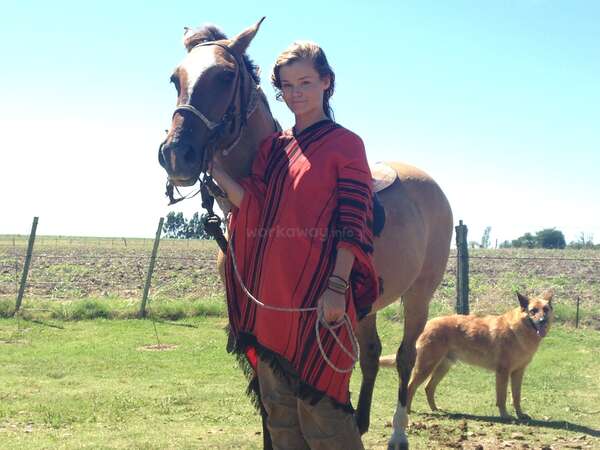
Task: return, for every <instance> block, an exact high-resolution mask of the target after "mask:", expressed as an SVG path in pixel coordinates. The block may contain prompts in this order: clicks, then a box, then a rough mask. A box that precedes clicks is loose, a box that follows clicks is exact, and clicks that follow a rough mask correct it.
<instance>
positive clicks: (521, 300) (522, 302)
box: [517, 292, 529, 311]
mask: <svg viewBox="0 0 600 450" xmlns="http://www.w3.org/2000/svg"><path fill="white" fill-rule="evenodd" d="M517 298H518V299H519V304H520V305H521V308H522V309H523V311H526V310H527V307H528V306H529V298H528V297H527V296H525V295H523V294H521V293H519V292H517Z"/></svg>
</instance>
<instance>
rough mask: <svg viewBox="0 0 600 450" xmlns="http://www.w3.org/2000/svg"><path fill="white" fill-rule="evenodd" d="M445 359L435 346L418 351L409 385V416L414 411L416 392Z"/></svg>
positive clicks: (407, 406)
mask: <svg viewBox="0 0 600 450" xmlns="http://www.w3.org/2000/svg"><path fill="white" fill-rule="evenodd" d="M443 359H444V353H441V352H440V349H439V348H435V346H428V345H425V346H423V347H422V348H419V349H418V350H417V360H416V362H415V367H414V368H413V371H412V375H411V376H410V382H409V383H408V398H407V403H406V409H407V411H408V413H409V414H410V412H411V410H412V409H411V405H412V400H413V398H414V395H415V392H416V391H417V389H418V388H419V386H420V385H421V384H423V382H424V381H425V380H426V379H427V378H429V376H430V375H431V373H432V372H433V371H434V370H435V368H436V367H437V366H438V364H440V362H441V361H442V360H443ZM430 383H431V382H430ZM428 386H429V384H428ZM426 389H427V388H426ZM434 390H435V388H434ZM427 398H428V399H429V394H428V395H427ZM430 405H431V403H430Z"/></svg>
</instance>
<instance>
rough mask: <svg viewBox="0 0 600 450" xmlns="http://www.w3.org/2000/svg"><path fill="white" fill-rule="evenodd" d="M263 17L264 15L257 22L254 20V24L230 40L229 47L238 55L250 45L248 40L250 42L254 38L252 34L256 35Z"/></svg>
mask: <svg viewBox="0 0 600 450" xmlns="http://www.w3.org/2000/svg"><path fill="white" fill-rule="evenodd" d="M265 18H266V17H263V18H262V19H260V20H259V21H258V22H256V24H254V25H253V26H251V27H249V28H246V29H245V30H244V31H242V32H241V33H240V34H238V35H237V36H236V37H234V38H233V39H232V40H231V43H230V44H229V48H231V49H232V50H233V51H235V52H236V53H237V54H238V55H240V56H242V55H243V54H244V53H246V49H247V48H248V46H249V45H250V42H252V39H254V36H256V33H257V32H258V29H259V28H260V24H261V23H263V20H265Z"/></svg>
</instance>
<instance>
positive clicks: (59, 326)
mask: <svg viewBox="0 0 600 450" xmlns="http://www.w3.org/2000/svg"><path fill="white" fill-rule="evenodd" d="M21 320H22V321H23V322H31V323H36V324H38V325H43V326H45V327H50V328H58V329H59V330H64V329H65V327H63V326H62V325H56V324H53V323H50V322H44V321H43V320H38V319H29V318H24V317H21Z"/></svg>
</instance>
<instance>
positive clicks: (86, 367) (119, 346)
mask: <svg viewBox="0 0 600 450" xmlns="http://www.w3.org/2000/svg"><path fill="white" fill-rule="evenodd" d="M225 323H226V320H225V319H224V318H218V317H217V318H216V317H205V318H194V319H188V320H186V321H180V322H177V323H176V324H167V323H158V324H156V326H157V332H158V339H159V342H160V343H161V344H169V345H171V346H172V347H171V349H170V350H164V351H151V350H145V349H144V346H147V345H152V344H156V343H157V337H156V336H157V335H156V334H155V332H154V326H153V324H152V322H151V321H149V320H145V321H144V320H101V319H98V320H93V321H74V322H64V323H60V322H56V321H54V322H49V324H50V325H62V326H63V327H64V328H63V329H60V328H56V327H52V326H48V324H45V325H44V324H40V323H32V322H29V321H24V320H17V319H2V320H0V379H1V380H2V383H0V442H1V443H2V444H1V447H2V449H6V450H9V449H15V450H17V449H18V450H21V449H40V448H59V449H67V448H68V449H198V448H202V449H229V448H242V449H252V448H260V447H261V442H262V441H261V439H262V436H261V434H260V430H261V428H260V423H259V419H258V417H257V415H256V414H255V412H254V410H253V407H252V406H251V405H250V402H249V400H248V399H247V397H246V396H245V394H244V389H245V380H244V377H243V375H242V373H241V371H240V370H239V369H238V368H237V365H236V363H235V361H234V358H233V357H231V355H228V354H226V352H225V350H224V347H225V333H224V331H223V327H224V325H225ZM184 325H185V326H184ZM380 334H381V337H382V341H383V346H384V353H391V352H394V351H395V349H396V346H397V344H398V342H399V340H400V337H401V326H400V323H399V322H398V321H396V320H393V318H385V317H383V318H382V319H381V320H380ZM599 346H600V334H599V333H598V332H596V331H593V330H589V329H587V330H574V329H572V328H569V327H566V326H559V327H555V328H554V329H553V330H551V332H550V333H549V335H548V337H547V338H546V340H545V341H544V343H543V345H542V347H541V350H540V351H539V353H538V355H536V357H535V359H534V361H533V362H532V364H531V366H530V368H529V369H528V371H527V373H526V375H525V382H524V387H523V397H524V398H523V407H524V410H525V411H526V412H528V413H529V414H530V415H531V416H532V417H533V418H534V420H533V421H532V422H531V423H529V424H517V423H502V422H501V421H499V419H498V418H497V409H496V407H495V406H494V403H495V398H494V395H495V394H494V381H493V375H492V374H491V373H487V372H484V371H481V370H478V369H474V368H471V367H468V366H464V365H459V366H457V367H456V368H455V369H454V370H453V371H451V372H450V374H449V375H448V378H447V379H446V380H444V382H443V383H442V384H441V385H440V387H439V394H438V405H439V406H440V407H441V408H443V409H445V410H447V411H448V413H449V414H446V413H436V414H431V413H428V409H427V407H426V403H425V400H424V394H423V392H422V390H420V391H418V393H417V396H416V398H415V402H416V403H415V413H414V414H413V415H412V416H411V425H410V441H411V443H412V444H413V447H412V448H415V449H431V448H477V445H482V446H483V447H479V448H485V449H489V448H538V449H539V448H547V449H548V448H552V449H558V448H600V407H599V404H600V378H599V377H598V373H600V359H598V358H597V349H598V348H599ZM359 380H360V376H359V372H357V374H356V375H355V376H354V377H353V380H352V391H353V392H358V383H359ZM396 390H397V379H396V375H395V372H394V371H393V370H389V369H388V370H382V371H381V372H380V376H379V378H378V381H377V386H376V390H375V400H374V405H373V412H372V414H373V419H372V422H371V423H372V425H371V430H370V432H369V433H368V434H367V435H365V437H364V442H365V445H366V448H369V449H383V448H385V445H386V442H387V439H388V437H389V434H390V431H391V428H390V420H391V416H392V414H393V409H394V405H395V397H396ZM509 411H510V409H509ZM527 446H528V447H527ZM544 446H546V447H544Z"/></svg>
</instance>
